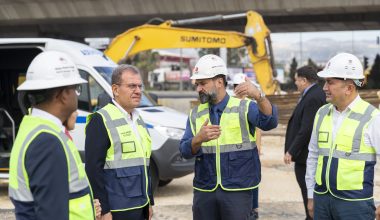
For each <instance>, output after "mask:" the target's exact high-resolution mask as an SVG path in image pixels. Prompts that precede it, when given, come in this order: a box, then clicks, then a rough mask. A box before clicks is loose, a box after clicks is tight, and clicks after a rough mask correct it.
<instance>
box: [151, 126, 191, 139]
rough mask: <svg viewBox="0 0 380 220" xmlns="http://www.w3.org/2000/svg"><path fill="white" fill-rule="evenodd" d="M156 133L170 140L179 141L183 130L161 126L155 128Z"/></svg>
mask: <svg viewBox="0 0 380 220" xmlns="http://www.w3.org/2000/svg"><path fill="white" fill-rule="evenodd" d="M154 128H155V129H157V131H158V132H160V133H161V134H162V135H164V136H167V137H169V138H172V139H177V140H181V138H182V136H183V134H184V133H185V130H183V129H179V128H171V127H163V126H155V127H154Z"/></svg>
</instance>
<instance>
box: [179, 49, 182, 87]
mask: <svg viewBox="0 0 380 220" xmlns="http://www.w3.org/2000/svg"><path fill="white" fill-rule="evenodd" d="M179 54H180V58H179V91H183V77H182V75H183V72H182V63H183V58H182V48H179Z"/></svg>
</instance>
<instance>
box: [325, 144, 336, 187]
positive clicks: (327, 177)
mask: <svg viewBox="0 0 380 220" xmlns="http://www.w3.org/2000/svg"><path fill="white" fill-rule="evenodd" d="M336 148H337V145H336V144H335V148H334V144H331V147H330V152H329V159H328V161H327V167H326V176H325V178H326V188H327V191H329V192H330V193H331V190H330V166H331V160H332V154H333V152H334V150H335V149H336ZM322 169H323V166H322Z"/></svg>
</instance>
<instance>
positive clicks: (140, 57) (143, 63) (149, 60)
mask: <svg viewBox="0 0 380 220" xmlns="http://www.w3.org/2000/svg"><path fill="white" fill-rule="evenodd" d="M159 62H160V54H159V53H158V52H157V51H156V52H152V51H151V50H147V51H143V52H140V53H138V54H136V55H135V56H133V57H132V58H128V59H127V60H121V61H120V62H119V63H127V64H131V65H134V66H136V67H137V68H138V69H139V70H140V73H141V78H142V81H143V83H144V85H145V87H147V86H148V85H149V82H148V73H149V72H150V71H152V70H154V69H156V68H158V66H159Z"/></svg>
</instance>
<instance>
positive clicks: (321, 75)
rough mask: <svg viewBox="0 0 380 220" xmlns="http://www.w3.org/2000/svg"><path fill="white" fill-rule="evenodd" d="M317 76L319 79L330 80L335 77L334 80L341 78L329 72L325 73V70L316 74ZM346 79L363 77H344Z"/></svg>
mask: <svg viewBox="0 0 380 220" xmlns="http://www.w3.org/2000/svg"><path fill="white" fill-rule="evenodd" d="M317 75H318V76H319V77H321V78H330V77H331V78H332V77H336V78H342V77H341V76H339V75H337V74H335V73H334V72H331V71H326V70H322V71H319V72H318V73H317ZM346 78H347V79H364V76H363V77H355V76H352V77H346Z"/></svg>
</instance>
